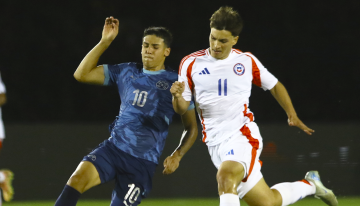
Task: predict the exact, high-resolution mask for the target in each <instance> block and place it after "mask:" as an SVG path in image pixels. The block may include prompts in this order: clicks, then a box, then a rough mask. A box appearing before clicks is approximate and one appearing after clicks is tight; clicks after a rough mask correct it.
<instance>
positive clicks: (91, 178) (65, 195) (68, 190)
mask: <svg viewBox="0 0 360 206" xmlns="http://www.w3.org/2000/svg"><path fill="white" fill-rule="evenodd" d="M100 183H101V181H100V178H99V173H98V171H97V170H96V168H95V166H94V165H93V164H92V163H91V162H88V161H82V162H81V163H80V164H79V166H78V167H77V168H76V170H75V172H74V173H73V174H72V175H71V177H70V179H69V180H68V182H67V184H66V186H65V187H64V190H63V191H62V193H61V194H60V196H59V198H58V199H57V201H56V203H55V206H65V205H66V206H73V205H76V203H77V201H78V200H79V198H80V195H81V194H82V193H84V192H85V191H86V190H88V189H90V188H92V187H94V186H96V185H98V184H100Z"/></svg>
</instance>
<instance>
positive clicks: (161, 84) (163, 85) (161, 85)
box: [156, 80, 169, 90]
mask: <svg viewBox="0 0 360 206" xmlns="http://www.w3.org/2000/svg"><path fill="white" fill-rule="evenodd" d="M156 87H157V88H159V89H162V90H167V89H168V88H169V83H167V82H166V81H163V80H160V81H158V82H157V83H156Z"/></svg>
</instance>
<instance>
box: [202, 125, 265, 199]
mask: <svg viewBox="0 0 360 206" xmlns="http://www.w3.org/2000/svg"><path fill="white" fill-rule="evenodd" d="M240 131H241V132H240V133H238V134H236V135H233V136H231V137H230V138H228V139H226V140H225V141H223V142H221V143H220V144H217V145H214V146H209V147H208V149H209V153H210V156H211V160H212V162H213V163H214V165H215V167H216V168H218V169H219V167H220V165H221V163H222V162H224V161H235V162H239V163H240V164H242V165H243V166H244V170H245V174H244V179H243V181H242V182H241V183H240V185H239V187H238V188H237V192H238V196H239V198H243V197H244V196H245V194H246V193H247V192H249V191H250V190H251V189H252V188H253V187H254V186H255V185H256V183H258V182H259V180H260V179H261V178H262V177H263V176H262V174H261V171H260V170H261V164H262V163H261V161H260V160H259V156H260V154H261V151H262V148H263V142H262V137H261V135H260V131H259V127H258V126H257V124H256V123H255V122H250V123H248V124H245V125H244V127H243V128H241V130H240Z"/></svg>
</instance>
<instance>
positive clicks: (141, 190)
mask: <svg viewBox="0 0 360 206" xmlns="http://www.w3.org/2000/svg"><path fill="white" fill-rule="evenodd" d="M121 158H122V162H123V163H124V164H123V163H121V164H117V170H118V172H117V174H116V178H115V188H114V190H113V194H112V200H111V206H122V205H125V206H126V205H132V206H136V205H139V204H140V203H141V201H142V199H144V198H145V197H147V195H148V194H149V192H150V191H151V189H152V178H153V175H154V173H155V170H156V166H157V164H155V163H153V162H150V161H147V160H144V159H140V158H136V157H133V156H131V155H129V154H123V155H121Z"/></svg>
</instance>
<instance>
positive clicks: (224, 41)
mask: <svg viewBox="0 0 360 206" xmlns="http://www.w3.org/2000/svg"><path fill="white" fill-rule="evenodd" d="M238 39H239V37H238V36H236V37H234V36H233V35H232V34H231V32H230V31H227V30H217V29H215V28H211V32H210V37H209V41H210V54H211V56H212V57H214V58H216V59H226V58H227V57H228V56H229V54H230V52H231V48H232V47H233V46H234V45H235V44H236V43H237V40H238Z"/></svg>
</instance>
